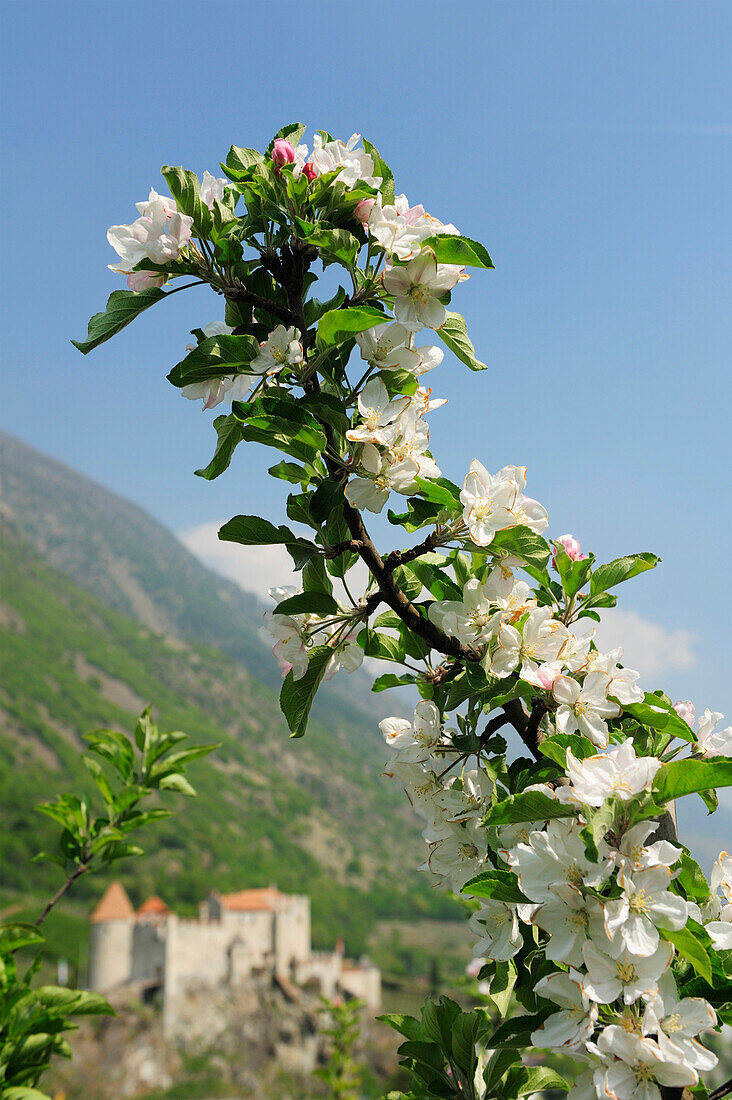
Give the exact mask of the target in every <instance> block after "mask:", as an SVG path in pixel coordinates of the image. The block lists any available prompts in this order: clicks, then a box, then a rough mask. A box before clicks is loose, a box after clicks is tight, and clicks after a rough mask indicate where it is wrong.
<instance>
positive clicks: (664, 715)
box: [623, 692, 694, 741]
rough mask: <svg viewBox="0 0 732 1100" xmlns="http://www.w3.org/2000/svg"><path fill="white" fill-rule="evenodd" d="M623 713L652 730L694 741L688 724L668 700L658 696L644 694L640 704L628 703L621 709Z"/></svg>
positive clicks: (648, 693) (649, 693)
mask: <svg viewBox="0 0 732 1100" xmlns="http://www.w3.org/2000/svg"><path fill="white" fill-rule="evenodd" d="M623 711H624V712H625V714H629V715H631V717H633V718H635V719H637V721H638V722H639V723H640V724H641V725H643V726H648V727H650V729H652V730H658V731H659V732H661V733H668V734H670V735H671V736H673V737H679V738H681V740H682V741H693V740H694V734H693V732H692V730H691V727H690V726H689V725H688V723H687V722H685V721H684V719H683V718H682V717H681V715H680V714H678V713H677V712H676V711H675V710H674V708H673V706H672V705H671V703H670V702H668V700H666V699H662V698H661V697H660V696H659V695H653V694H652V693H651V692H646V694H645V697H644V699H643V702H642V703H629V704H628V705H627V706H624V707H623Z"/></svg>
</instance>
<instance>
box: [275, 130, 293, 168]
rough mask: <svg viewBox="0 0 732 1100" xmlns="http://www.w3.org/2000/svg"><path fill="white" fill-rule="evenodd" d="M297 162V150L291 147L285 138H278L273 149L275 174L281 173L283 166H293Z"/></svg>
mask: <svg viewBox="0 0 732 1100" xmlns="http://www.w3.org/2000/svg"><path fill="white" fill-rule="evenodd" d="M294 160H295V150H294V149H293V148H292V146H291V145H290V143H289V141H285V139H284V138H277V140H276V141H275V143H274V147H273V149H272V161H273V163H274V166H275V172H277V173H279V171H280V169H281V168H282V165H283V164H292V163H293V162H294Z"/></svg>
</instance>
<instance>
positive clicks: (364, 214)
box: [353, 199, 376, 225]
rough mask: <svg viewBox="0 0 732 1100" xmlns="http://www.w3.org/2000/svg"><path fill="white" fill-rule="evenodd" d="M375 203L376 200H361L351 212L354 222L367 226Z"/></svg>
mask: <svg viewBox="0 0 732 1100" xmlns="http://www.w3.org/2000/svg"><path fill="white" fill-rule="evenodd" d="M375 202H376V199H361V201H360V203H359V204H358V206H357V207H356V209H355V210H354V211H353V216H354V218H355V219H356V221H359V222H361V224H362V225H367V224H368V220H369V218H370V216H371V211H372V210H373V208H374V203H375Z"/></svg>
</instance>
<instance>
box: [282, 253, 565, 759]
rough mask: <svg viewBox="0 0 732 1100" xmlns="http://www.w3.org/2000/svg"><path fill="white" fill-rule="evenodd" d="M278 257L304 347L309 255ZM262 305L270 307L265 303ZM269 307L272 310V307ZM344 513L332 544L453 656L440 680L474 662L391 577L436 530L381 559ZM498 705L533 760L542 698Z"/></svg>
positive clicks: (411, 624) (314, 388)
mask: <svg viewBox="0 0 732 1100" xmlns="http://www.w3.org/2000/svg"><path fill="white" fill-rule="evenodd" d="M281 257H282V258H281V260H277V266H278V277H279V281H280V282H281V284H282V286H283V287H284V288H285V291H286V293H287V299H288V302H289V303H290V307H291V309H290V311H288V313H290V314H291V315H294V316H295V317H296V322H295V323H299V322H302V327H301V331H302V334H303V335H302V340H303V347H306V346H307V344H308V341H309V339H310V337H311V333H309V332H305V329H304V320H303V316H304V314H303V310H304V305H303V285H304V277H305V273H306V272H307V270H308V268H309V266H310V257H309V254H308V252H307V251H306V250H305V249H297V248H295V249H293V250H291V249H289V248H283V249H282V251H281ZM264 308H270V307H269V306H268V305H265V306H264ZM278 309H281V307H278ZM270 312H273V311H272V309H271V308H270ZM275 316H277V314H275ZM313 336H314V334H313ZM302 384H303V388H304V390H305V392H306V393H318V392H319V391H320V380H319V378H318V376H317V374H315V373H313V374H312V375H310V376H309V377H307V378H305V379H303V383H302ZM318 419H320V418H318ZM320 423H321V426H322V428H323V432H324V433H325V437H326V440H327V442H328V444H329V446H330V447H331V448H333V430H332V427H331V425H330V424H328V423H327V421H324V420H321V421H320ZM323 458H324V460H325V464H326V468H327V469H328V472H329V474H330V476H331V477H332V478H333V479H334V480H335V481H338V482H342V481H343V469H342V468H341V467H340V466H337V465H336V463H335V462H333V460H332V459H329V458H328V456H327V455H325V454H324V455H323ZM343 514H344V516H345V520H346V524H347V526H348V530H349V531H350V533H351V539H350V540H347V542H346V543H345V544H344V543H340V544H338V547H334V548H333V549H337V550H338V551H339V552H341V553H342V552H343V550H342V549H340V548H341V547H343V549H353V550H354V551H355V552H356V553H358V555H359V557H360V558H361V560H362V561H363V562H364V563H365V564H366V566H367V567H368V569H369V572H370V573H371V576H372V577H373V578H374V580H375V581H376V584H377V585H378V590H379V594H380V597H381V599H382V600H383V601H384V603H386V604H387V605H388V606H389V607H390V608H391V609H392V611H394V612H396V614H397V615H398V616H399V618H400V619H401V620H402V622H403V623H404V624H405V626H407V627H408V628H409V629H410V630H411V631H412V632H413V633H414V634H416V635H417V636H418V637H419V638H422V640H423V641H425V642H427V644H428V645H429V646H430V648H431V649H436V650H437V651H438V652H439V653H444V654H445V656H447V657H452V658H454V661H453V664H452V665H446V666H444V672H442V670H440V673H441V678H440V682H443V678H444V682H447V681H448V680H451V679H454V677H455V676H457V675H458V674H459V671H460V666H461V665H462V664H464V663H465V662H467V661H470V662H477V661H479V660H480V653H479V652H478V650H476V649H473V647H472V646H467V645H464V644H463V643H462V642H461V641H459V640H458V639H457V638H453V637H452V635H450V634H446V633H445V631H444V630H440V628H439V627H438V626H436V625H435V624H434V623H433V622H431V620H430V619H428V618H426V616H424V615H422V614H421V613H420V612H419V610H418V609H417V608H416V607H415V606H414V604H413V603H412V602H411V600H409V599H408V598H407V596H406V595H405V594H404V592H403V591H402V589H401V588H400V587H399V585H398V584H397V582H396V581H395V580H394V575H393V573H394V569H396V567H397V566H398V565H400V564H403V563H405V562H407V561H414V560H415V559H416V558H418V557H420V555H421V554H425V553H427V552H428V551H429V550H431V549H433V548H434V546H435V545H436V541H435V540H436V538H437V537H438V536H437V532H436V531H435V532H433V533H432V534H431V535H428V537H427V538H426V539H425V540H424V542H422V543H420V544H419V545H417V546H415V547H413V548H412V549H411V550H404V551H400V550H395V551H393V552H392V553H391V554H389V555H388V557H387V558H386V560H384V559H383V558H382V557H381V554H380V553H379V551H378V550H377V549H376V546H375V545H374V543H373V542H372V540H371V536H370V535H369V533H368V531H367V530H366V525H365V524H364V521H363V517H362V515H361V513H360V512H359V511H358V509H357V508H354V507H353V506H352V505H351V504H349V502H348V501H347V500H346V499H345V497H344V499H343ZM503 710H504V713H505V716H506V718H507V720H508V721H509V722H510V723H511V724H512V725H513V727H514V729H515V730H516V731H517V732H518V734H519V735H520V737H521V738H522V739H523V741H524V742H525V744H526V745H527V747H528V748H529V750H530V751H531V752H532V753H533V755H534V756H535V757H536V758H537V759H538V758H539V737H538V729H539V723H540V721H541V719H542V717H543V715H544V713H545V711H546V707H545V705H544V704H543V703H537V704H535V706H534V708H533V709H532V712H531V715H530V716H529V717H528V718H527V717H526V715H525V714H524V711H523V707H522V706H521V704H520V703H519V702H518V701H517V700H516V701H514V702H513V703H507V704H506V705H505V706H504V708H503Z"/></svg>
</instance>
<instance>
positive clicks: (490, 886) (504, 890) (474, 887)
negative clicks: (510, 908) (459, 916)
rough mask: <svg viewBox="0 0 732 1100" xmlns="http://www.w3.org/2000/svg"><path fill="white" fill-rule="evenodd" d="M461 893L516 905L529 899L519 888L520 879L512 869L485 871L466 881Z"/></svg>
mask: <svg viewBox="0 0 732 1100" xmlns="http://www.w3.org/2000/svg"><path fill="white" fill-rule="evenodd" d="M460 893H461V894H467V895H468V896H469V897H471V898H492V899H493V900H494V901H505V902H506V903H507V904H516V905H519V904H522V903H524V902H527V901H528V900H529V899H528V898H527V897H526V895H525V894H524V893H523V892H522V891H521V890H520V889H519V885H518V880H517V878H516V876H515V875H514V874H513V872H512V871H484V872H483V873H482V874H480V875H476V876H475V878H471V879H470V881H469V882H466V883H465V885H464V886H463V887H462V889H461V891H460Z"/></svg>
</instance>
